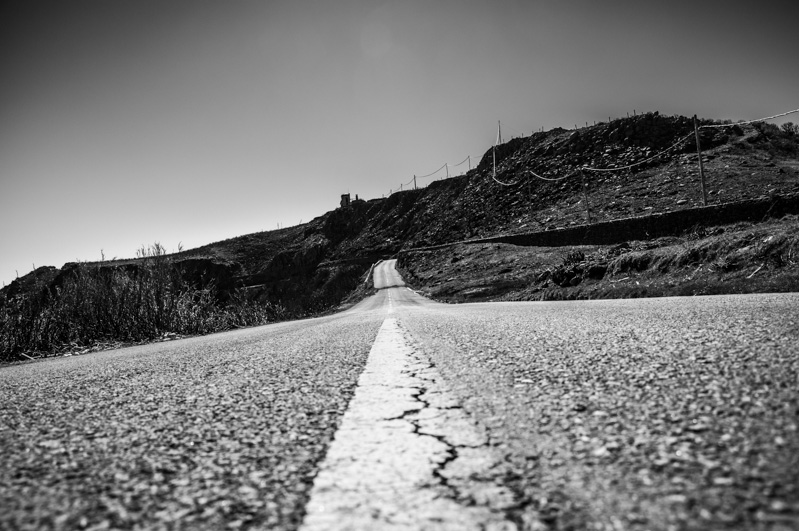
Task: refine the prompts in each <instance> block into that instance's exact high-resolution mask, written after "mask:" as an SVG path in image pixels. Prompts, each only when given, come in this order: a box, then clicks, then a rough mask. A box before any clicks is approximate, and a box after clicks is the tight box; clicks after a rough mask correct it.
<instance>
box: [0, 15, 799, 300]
mask: <svg viewBox="0 0 799 531" xmlns="http://www.w3.org/2000/svg"><path fill="white" fill-rule="evenodd" d="M796 33H797V22H796V18H795V1H794V0H790V1H768V0H766V1H760V2H751V1H748V2H732V1H723V2H714V1H704V0H703V1H696V0H694V1H691V2H687V1H680V0H677V1H674V0H672V1H669V2H642V1H640V0H637V1H596V0H594V1H580V2H576V1H574V2H573V1H557V2H556V1H546V2H544V1H535V0H526V1H519V2H513V1H497V0H486V1H457V2H456V1H435V2H433V1H418V2H417V1H412V0H403V1H402V2H399V1H397V2H392V3H381V2H367V1H346V0H344V1H335V2H334V1H319V2H308V1H302V0H294V1H286V2H282V1H240V0H225V1H221V0H220V1H214V2H211V1H202V0H170V1H168V2H163V1H148V0H135V1H134V0H97V1H85V0H68V1H67V0H58V1H55V0H53V1H47V2H45V1H39V0H23V1H12V2H9V1H6V2H4V3H3V6H2V7H0V69H1V70H0V72H2V74H1V75H0V281H2V282H5V283H6V284H7V283H8V282H10V281H11V280H13V279H14V278H15V276H16V273H15V271H18V272H19V274H20V275H23V274H26V273H28V272H29V271H30V270H31V268H32V267H33V265H34V264H35V265H36V266H37V267H38V266H41V265H55V266H57V267H61V266H62V265H63V263H64V262H67V261H74V260H99V259H100V256H101V250H102V251H103V252H104V254H105V256H106V258H112V257H114V256H117V257H120V258H121V257H129V256H133V255H134V254H135V251H136V249H138V248H139V247H140V246H141V245H143V244H152V243H153V242H155V241H158V242H160V243H162V244H163V245H164V246H165V247H166V248H167V249H168V250H175V249H176V248H177V246H178V243H179V242H182V244H183V246H184V248H191V247H196V246H199V245H203V244H206V243H210V242H213V241H218V240H221V239H226V238H230V237H233V236H238V235H242V234H247V233H251V232H257V231H261V230H271V229H275V228H277V226H278V224H280V225H282V226H289V225H294V224H297V223H299V222H300V221H301V220H302V221H309V220H310V219H311V218H313V217H316V216H318V215H321V214H323V213H324V212H326V211H328V210H330V209H332V208H334V207H336V206H337V205H338V201H339V196H340V194H342V193H345V192H351V193H352V194H353V195H354V194H359V196H360V197H362V198H366V199H371V198H375V197H381V196H383V195H384V194H388V192H389V190H391V189H397V188H399V185H400V183H405V182H408V181H409V180H410V179H412V177H413V175H414V174H417V175H423V174H426V173H429V172H432V171H434V170H435V169H437V168H439V167H440V166H441V165H442V164H444V163H447V162H448V163H450V164H456V163H458V162H460V161H462V160H463V159H464V158H466V156H467V155H472V157H479V156H480V155H482V153H484V152H485V151H486V150H487V149H488V148H489V147H490V146H491V144H492V142H493V141H494V138H495V136H496V124H497V120H501V121H502V124H503V126H502V127H503V136H505V137H506V138H507V137H510V136H511V135H514V136H519V135H522V134H524V135H528V134H530V132H532V130H534V129H539V128H541V127H544V128H547V129H548V128H552V127H556V126H563V127H573V126H574V125H575V124H585V122H589V123H593V121H594V120H597V121H599V120H607V118H608V117H614V118H615V117H619V116H625V115H626V113H628V112H629V113H632V112H633V109H635V110H636V111H637V112H641V111H655V110H657V111H660V112H662V113H666V114H675V113H679V114H685V115H693V114H698V115H699V116H701V117H707V118H719V119H725V118H730V119H754V118H760V117H763V116H769V115H773V114H777V113H780V112H785V111H788V110H792V109H796V108H797V107H799V68H797V66H796V50H797V42H796ZM796 116H797V115H793V117H788V118H787V119H786V120H792V121H794V122H799V118H797V117H796ZM786 120H783V121H786ZM473 163H476V161H475V159H474V158H473ZM463 169H466V165H465V164H464V165H462V166H460V167H459V168H458V169H457V170H453V172H459V171H460V170H463ZM441 176H443V172H442V173H439V174H436V176H435V177H441ZM429 181H430V179H426V180H424V181H423V180H420V181H419V183H420V184H426V183H427V182H429Z"/></svg>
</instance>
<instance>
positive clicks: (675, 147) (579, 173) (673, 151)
mask: <svg viewBox="0 0 799 531" xmlns="http://www.w3.org/2000/svg"><path fill="white" fill-rule="evenodd" d="M794 113H799V109H794V110H791V111H787V112H783V113H780V114H775V115H772V116H767V117H764V118H758V119H754V120H747V121H740V122H734V123H732V122H731V123H724V124H705V125H697V124H696V122H695V123H694V131H692V132H691V133H689V134H687V135H685V136H683V137H681V138H680V139H678V140H677V141H676V142H674V143H673V144H671V145H670V146H668V147H667V148H665V149H662V150H660V151H658V152H657V153H655V154H653V155H648V154H647V156H646V157H645V158H643V159H641V160H638V161H635V162H633V163H629V164H624V165H622V166H616V165H615V164H608V165H607V166H606V167H596V166H590V165H587V164H586V165H583V166H581V167H579V168H578V169H577V170H575V171H572V172H570V173H567V174H563V175H557V176H554V177H553V176H543V175H540V174H539V173H536V172H535V171H533V170H531V169H524V170H522V172H521V173H522V175H523V177H520V178H518V179H516V180H515V181H513V182H506V181H503V180H501V179H499V178H497V175H496V169H495V167H496V162H494V170H492V172H491V178H492V181H493V182H494V183H496V184H498V185H500V186H505V187H513V186H517V185H519V184H520V183H522V182H523V181H525V180H528V179H529V178H535V179H539V180H542V181H549V182H557V181H564V180H567V179H570V178H576V177H580V178H581V179H582V180H583V186H584V190H585V172H588V173H599V174H601V173H615V172H622V171H626V170H630V169H633V168H636V167H638V166H642V165H645V164H647V163H650V162H652V161H653V160H657V159H659V158H663V157H669V159H671V160H673V159H674V158H675V157H676V156H677V155H678V154H679V153H680V152H685V151H686V148H687V145H686V142H689V143H690V141H691V138H692V137H695V139H696V143H697V154H696V158H697V161H698V164H699V165H700V173H701V174H702V181H703V182H702V193H703V203H705V204H706V203H707V196H706V192H705V185H704V171H703V168H702V167H701V163H702V162H701V161H702V155H701V148H700V143H699V138H698V137H699V131H700V130H704V129H721V128H730V127H735V126H742V125H748V124H752V123H756V122H767V121H769V120H774V119H776V118H781V117H784V116H788V115H791V114H794ZM636 115H637V112H636V111H633V116H636ZM627 116H628V117H629V113H628V115H627ZM694 119H696V117H694ZM611 121H612V120H611V118H610V117H608V123H610V122H611ZM594 125H596V122H594ZM586 126H588V123H587V122H586ZM505 127H506V128H508V126H507V124H506V125H505ZM510 129H512V130H513V131H515V132H518V131H516V130H515V129H513V128H512V127H511V128H510ZM575 129H577V126H576V125H575ZM541 132H543V128H542V129H541ZM534 133H535V131H534ZM523 136H524V135H523V134H520V135H519V137H518V138H520V137H523ZM512 138H517V137H512ZM500 143H501V137H500V132H499V129H498V132H497V141H496V142H495V143H494V145H493V146H492V149H493V150H496V147H497V145H498V144H500ZM494 156H495V155H494ZM474 158H475V159H478V160H480V159H481V157H474ZM471 159H472V156H471V155H469V156H467V157H466V158H465V159H463V160H462V161H461V162H459V163H457V164H449V163H444V164H443V165H442V166H441V167H439V168H437V169H436V170H435V171H433V172H430V173H427V174H424V175H414V176H413V178H412V179H411V180H409V181H408V182H406V183H402V184H400V187H399V189H393V190H391V191H390V192H389V195H391V194H392V193H394V192H398V191H402V190H404V189H406V187H408V186H411V185H413V187H414V188H417V187H418V181H417V180H418V179H426V178H429V177H432V176H434V175H436V174H439V173H440V172H442V171H444V172H445V176H443V178H449V177H451V176H452V175H450V171H449V170H450V168H456V167H459V166H462V165H463V164H464V163H468V170H467V171H470V170H471V169H472V160H471ZM669 159H665V160H663V162H664V163H666V162H668V161H669ZM475 167H476V165H475ZM459 175H460V174H459ZM586 203H587V197H586ZM588 216H589V219H590V212H588Z"/></svg>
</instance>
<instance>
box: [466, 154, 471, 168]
mask: <svg viewBox="0 0 799 531" xmlns="http://www.w3.org/2000/svg"><path fill="white" fill-rule="evenodd" d="M466 160H468V161H469V162H468V163H467V164H468V165H469V171H472V156H471V155H467V156H466Z"/></svg>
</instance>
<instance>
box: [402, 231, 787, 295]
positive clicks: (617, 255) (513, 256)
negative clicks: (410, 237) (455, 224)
mask: <svg viewBox="0 0 799 531" xmlns="http://www.w3.org/2000/svg"><path fill="white" fill-rule="evenodd" d="M398 266H399V268H400V270H401V272H402V274H403V277H404V278H405V279H406V281H407V282H408V283H409V284H410V285H411V286H413V287H414V288H415V289H417V290H419V291H420V292H421V293H423V294H425V295H426V296H428V297H431V298H433V299H436V300H440V301H445V302H467V301H496V300H559V299H565V300H568V299H596V298H626V297H660V296H673V295H710V294H719V293H762V292H784V291H797V290H799V218H798V217H797V216H786V217H784V218H782V219H780V220H771V221H768V222H765V223H759V224H752V223H737V224H734V225H727V226H724V227H716V228H712V229H707V230H706V229H698V230H697V231H696V232H691V233H688V234H683V235H680V236H674V237H667V238H658V239H656V240H650V241H633V242H625V243H622V244H618V245H604V246H601V245H592V246H589V245H584V246H567V247H519V246H515V245H508V244H501V243H498V244H495V243H488V244H465V243H464V244H457V245H453V246H451V247H447V248H443V249H437V250H432V251H408V252H404V253H402V254H401V255H400V259H399V261H398Z"/></svg>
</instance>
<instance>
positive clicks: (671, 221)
mask: <svg viewBox="0 0 799 531" xmlns="http://www.w3.org/2000/svg"><path fill="white" fill-rule="evenodd" d="M786 214H799V194H794V195H790V196H785V197H771V198H762V199H753V200H750V201H739V202H735V203H724V204H721V205H711V206H706V207H699V208H689V209H685V210H678V211H674V212H664V213H662V214H652V215H649V216H644V217H635V218H625V219H618V220H613V221H605V222H602V223H596V224H593V225H579V226H575V227H568V228H564V229H555V230H550V231H543V232H532V233H527V234H511V235H504V236H494V237H491V238H482V239H479V240H469V241H468V242H464V243H510V244H513V245H523V246H528V247H532V246H541V247H559V246H564V245H613V244H617V243H622V242H625V241H630V240H649V239H653V238H659V237H662V236H675V235H678V234H681V233H683V232H686V231H689V230H691V229H693V228H695V227H713V226H717V225H725V224H729V223H736V222H739V221H751V222H758V221H762V220H764V219H767V218H779V217H782V216H784V215H786ZM437 247H443V246H437Z"/></svg>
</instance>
